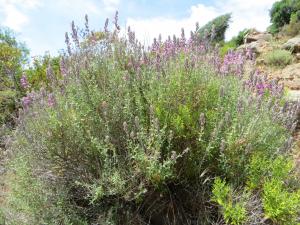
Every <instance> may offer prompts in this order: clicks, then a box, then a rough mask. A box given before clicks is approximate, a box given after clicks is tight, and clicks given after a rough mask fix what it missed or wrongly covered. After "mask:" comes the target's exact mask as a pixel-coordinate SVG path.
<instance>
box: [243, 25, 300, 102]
mask: <svg viewBox="0 0 300 225" xmlns="http://www.w3.org/2000/svg"><path fill="white" fill-rule="evenodd" d="M249 48H250V49H252V51H253V52H255V53H256V67H257V68H258V69H259V70H261V71H262V72H263V73H264V74H267V75H268V76H269V77H270V78H277V79H278V80H279V82H283V83H284V85H285V87H286V88H287V91H288V95H289V97H290V98H291V99H293V100H297V99H300V36H295V37H288V36H285V35H284V34H279V35H277V36H272V35H271V34H270V33H267V32H258V31H256V30H254V29H253V30H251V31H250V32H249V33H248V34H247V35H246V36H245V39H244V44H243V45H241V46H240V47H239V48H238V49H240V50H242V49H249Z"/></svg>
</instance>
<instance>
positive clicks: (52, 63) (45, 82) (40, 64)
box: [25, 54, 61, 90]
mask: <svg viewBox="0 0 300 225" xmlns="http://www.w3.org/2000/svg"><path fill="white" fill-rule="evenodd" d="M60 58H61V57H60V56H57V57H51V56H50V55H47V54H45V55H44V56H41V57H35V58H34V59H33V62H32V65H31V66H30V67H29V68H28V69H26V70H25V73H26V75H27V78H28V81H29V83H30V85H31V88H32V89H35V90H39V89H40V88H41V87H42V86H49V78H47V69H48V68H49V67H50V68H51V69H52V70H53V74H54V76H55V77H56V78H57V79H61V72H60Z"/></svg>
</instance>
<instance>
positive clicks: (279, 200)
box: [262, 179, 300, 225]
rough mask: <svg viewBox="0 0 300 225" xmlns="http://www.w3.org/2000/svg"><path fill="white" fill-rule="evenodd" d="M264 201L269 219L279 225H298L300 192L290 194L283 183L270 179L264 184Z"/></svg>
mask: <svg viewBox="0 0 300 225" xmlns="http://www.w3.org/2000/svg"><path fill="white" fill-rule="evenodd" d="M262 201H263V207H264V210H265V215H266V217H267V218H269V219H271V220H273V221H274V222H276V223H279V224H291V225H292V224H297V221H298V215H299V207H300V191H297V192H289V191H287V190H286V189H285V188H284V183H283V182H282V181H280V180H277V179H270V180H269V181H267V182H266V183H265V184H264V187H263V197H262Z"/></svg>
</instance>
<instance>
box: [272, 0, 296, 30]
mask: <svg viewBox="0 0 300 225" xmlns="http://www.w3.org/2000/svg"><path fill="white" fill-rule="evenodd" d="M299 11H300V3H299V1H297V0H281V1H278V2H275V3H274V4H273V6H272V9H271V11H270V16H271V22H272V25H271V26H270V28H269V31H270V32H271V33H277V32H279V31H280V29H281V28H282V27H283V26H284V25H286V24H289V23H290V20H291V16H292V15H293V14H294V13H296V14H297V15H298V14H299Z"/></svg>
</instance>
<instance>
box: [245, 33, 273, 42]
mask: <svg viewBox="0 0 300 225" xmlns="http://www.w3.org/2000/svg"><path fill="white" fill-rule="evenodd" d="M271 39H272V34H269V33H266V32H258V31H254V32H250V33H248V34H247V35H246V36H245V39H244V42H245V44H248V43H252V42H256V41H260V40H262V41H270V40H271Z"/></svg>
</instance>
